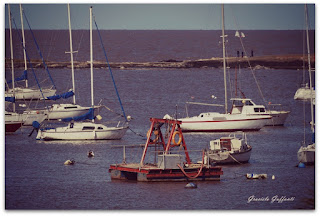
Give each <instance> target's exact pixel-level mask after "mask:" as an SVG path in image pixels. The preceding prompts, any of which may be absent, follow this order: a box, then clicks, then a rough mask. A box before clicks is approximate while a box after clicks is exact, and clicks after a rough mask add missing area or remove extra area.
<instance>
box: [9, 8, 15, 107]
mask: <svg viewBox="0 0 320 216" xmlns="http://www.w3.org/2000/svg"><path fill="white" fill-rule="evenodd" d="M8 14H9V31H10V52H11V57H10V58H11V70H12V71H11V72H12V73H11V74H12V90H13V97H15V89H14V88H15V86H14V64H13V44H12V24H11V10H10V5H9V4H8ZM12 109H13V112H15V111H16V105H15V103H13V108H12Z"/></svg>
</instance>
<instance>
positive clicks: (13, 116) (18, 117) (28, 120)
mask: <svg viewBox="0 0 320 216" xmlns="http://www.w3.org/2000/svg"><path fill="white" fill-rule="evenodd" d="M46 117H47V116H46V114H44V113H43V112H41V111H35V110H29V111H24V112H23V113H22V114H19V113H14V112H6V114H5V119H6V121H11V122H22V124H23V126H31V125H32V123H33V122H34V121H37V122H39V123H42V122H43V121H44V120H45V119H46Z"/></svg>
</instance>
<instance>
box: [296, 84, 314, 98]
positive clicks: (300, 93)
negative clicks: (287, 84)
mask: <svg viewBox="0 0 320 216" xmlns="http://www.w3.org/2000/svg"><path fill="white" fill-rule="evenodd" d="M293 98H294V99H295V100H308V99H311V98H312V99H314V98H315V90H314V89H310V88H307V87H301V88H299V89H298V90H297V91H296V93H295V95H294V97H293Z"/></svg>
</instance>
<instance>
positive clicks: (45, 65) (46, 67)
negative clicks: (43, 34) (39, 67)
mask: <svg viewBox="0 0 320 216" xmlns="http://www.w3.org/2000/svg"><path fill="white" fill-rule="evenodd" d="M23 15H24V17H25V18H26V21H27V24H28V26H29V29H30V32H31V34H32V37H33V41H34V43H35V45H36V47H37V49H38V52H39V55H40V57H41V60H42V62H43V65H44V67H45V69H46V71H47V73H48V75H49V77H50V80H51V82H52V85H53V86H54V88H55V89H57V88H56V85H55V84H54V82H53V79H52V77H51V74H50V72H49V69H48V66H47V64H46V62H45V61H44V58H43V55H42V53H41V50H40V47H39V45H38V43H37V41H36V38H35V36H34V34H33V31H32V29H31V26H30V24H29V21H28V18H27V16H26V14H25V12H24V11H23Z"/></svg>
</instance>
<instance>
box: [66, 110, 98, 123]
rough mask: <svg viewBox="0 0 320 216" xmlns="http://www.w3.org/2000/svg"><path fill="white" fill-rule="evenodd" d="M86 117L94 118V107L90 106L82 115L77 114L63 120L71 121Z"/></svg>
mask: <svg viewBox="0 0 320 216" xmlns="http://www.w3.org/2000/svg"><path fill="white" fill-rule="evenodd" d="M86 119H90V120H92V119H94V109H93V108H90V109H89V111H88V112H87V113H85V114H83V115H81V116H76V117H70V118H64V119H62V121H64V122H69V121H72V120H73V121H83V120H86Z"/></svg>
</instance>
